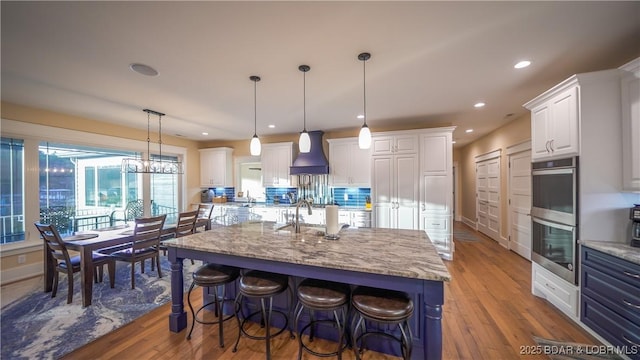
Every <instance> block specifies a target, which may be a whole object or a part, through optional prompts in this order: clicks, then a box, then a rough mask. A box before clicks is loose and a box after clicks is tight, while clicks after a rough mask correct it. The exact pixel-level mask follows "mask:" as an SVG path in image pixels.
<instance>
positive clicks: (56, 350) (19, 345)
mask: <svg viewBox="0 0 640 360" xmlns="http://www.w3.org/2000/svg"><path fill="white" fill-rule="evenodd" d="M160 261H161V264H162V278H161V279H158V274H157V272H155V271H150V266H149V264H150V262H149V261H147V263H146V265H147V266H146V272H145V273H144V274H141V273H140V266H139V264H137V266H136V288H135V289H131V268H130V266H129V265H128V264H126V263H123V262H117V264H116V285H115V288H114V289H111V288H110V287H109V280H108V276H107V274H106V273H105V279H104V281H103V282H102V283H98V284H94V285H93V301H92V305H91V306H88V307H86V308H82V295H81V293H80V288H81V286H80V275H79V274H78V273H76V274H75V276H74V284H73V287H74V290H75V291H74V294H73V302H72V303H71V304H67V289H68V283H67V278H66V276H65V275H60V283H59V286H58V293H57V295H56V297H55V298H51V293H44V292H43V291H41V290H38V291H35V292H33V293H30V294H28V295H26V296H25V297H23V298H21V299H19V300H16V301H14V302H12V303H11V304H8V305H6V306H4V307H3V308H2V312H1V313H0V324H1V331H2V334H1V339H2V342H1V345H0V358H2V359H57V358H59V357H61V356H63V355H65V354H67V353H69V352H71V351H73V350H75V349H77V348H79V347H81V346H82V345H84V344H87V343H89V342H91V341H93V340H95V339H97V338H98V337H100V336H102V335H105V334H107V333H108V332H111V331H113V330H115V329H117V328H119V327H121V326H123V325H126V324H128V323H129V322H131V321H133V320H135V319H136V318H138V317H140V316H142V315H144V314H146V313H148V312H149V311H151V310H153V309H155V308H157V307H159V306H161V305H163V304H165V303H167V302H169V301H170V300H171V284H170V281H171V271H170V264H169V261H168V260H167V258H166V257H162V256H161V260H160ZM184 264H185V265H184V267H185V270H184V271H185V286H188V284H189V280H188V279H190V277H191V275H190V274H191V272H192V271H193V269H194V267H197V266H198V265H199V262H196V265H192V264H191V262H190V261H188V260H187V261H185V262H184Z"/></svg>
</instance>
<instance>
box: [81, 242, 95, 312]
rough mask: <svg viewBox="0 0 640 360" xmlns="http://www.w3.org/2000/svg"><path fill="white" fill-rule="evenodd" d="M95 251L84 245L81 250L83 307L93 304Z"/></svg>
mask: <svg viewBox="0 0 640 360" xmlns="http://www.w3.org/2000/svg"><path fill="white" fill-rule="evenodd" d="M94 268H95V266H93V251H92V250H91V249H90V248H88V247H83V248H82V251H80V278H81V280H82V307H87V306H89V305H91V300H92V295H93V272H94V271H95V269H94Z"/></svg>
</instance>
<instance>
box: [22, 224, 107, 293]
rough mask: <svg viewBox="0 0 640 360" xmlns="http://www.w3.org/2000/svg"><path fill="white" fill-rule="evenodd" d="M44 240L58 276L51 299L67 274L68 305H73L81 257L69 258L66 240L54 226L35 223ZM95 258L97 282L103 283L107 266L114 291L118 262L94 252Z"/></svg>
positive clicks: (55, 279)
mask: <svg viewBox="0 0 640 360" xmlns="http://www.w3.org/2000/svg"><path fill="white" fill-rule="evenodd" d="M34 225H35V226H36V228H37V229H38V231H39V232H40V235H41V236H42V239H44V241H45V244H46V250H47V251H49V253H50V254H51V256H52V257H53V259H54V260H55V270H56V274H55V276H54V278H53V289H52V291H51V297H52V298H54V297H56V294H57V292H58V277H59V274H60V273H64V274H67V279H68V281H69V293H68V294H67V304H71V302H72V301H73V274H74V273H76V272H79V271H80V270H81V268H80V261H81V258H80V255H76V256H73V257H71V256H69V251H67V247H66V246H65V244H64V240H63V239H62V237H61V236H60V233H59V232H58V229H57V228H56V226H55V225H53V224H42V223H35V224H34ZM92 256H93V260H92V261H93V264H94V265H95V267H96V268H95V270H97V271H96V272H95V274H96V276H95V280H94V281H96V282H97V281H98V274H99V279H100V281H102V277H103V274H104V265H105V264H106V265H107V268H108V270H109V284H110V285H111V288H112V289H113V288H114V287H115V281H116V262H115V259H113V258H111V257H110V256H109V255H104V254H100V253H97V252H94V253H93V254H92Z"/></svg>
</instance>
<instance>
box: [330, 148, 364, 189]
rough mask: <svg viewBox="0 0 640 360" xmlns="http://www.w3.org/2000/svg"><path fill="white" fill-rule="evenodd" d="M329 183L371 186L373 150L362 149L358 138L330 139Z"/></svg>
mask: <svg viewBox="0 0 640 360" xmlns="http://www.w3.org/2000/svg"><path fill="white" fill-rule="evenodd" d="M328 142H329V164H330V165H331V166H330V167H329V169H330V174H329V185H331V186H334V187H370V186H371V151H370V149H360V147H359V146H358V139H357V138H345V139H329V140H328Z"/></svg>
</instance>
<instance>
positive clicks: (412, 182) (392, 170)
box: [371, 135, 419, 229]
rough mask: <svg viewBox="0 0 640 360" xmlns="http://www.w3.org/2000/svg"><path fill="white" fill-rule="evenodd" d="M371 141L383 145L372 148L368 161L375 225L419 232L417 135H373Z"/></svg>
mask: <svg viewBox="0 0 640 360" xmlns="http://www.w3.org/2000/svg"><path fill="white" fill-rule="evenodd" d="M399 139H401V141H400V143H399V142H398V140H399ZM372 140H373V144H374V146H375V144H380V145H384V146H379V147H378V148H377V149H376V148H374V155H373V157H372V162H371V176H372V179H371V194H372V201H373V217H374V223H375V226H376V227H381V228H392V229H418V228H419V226H418V201H419V196H418V182H419V176H418V165H419V162H418V153H417V149H418V136H417V135H402V136H397V137H396V136H381V137H375V136H374V137H373V139H372ZM394 143H395V145H394ZM398 144H400V145H398ZM385 147H386V149H385V150H384V151H382V150H383V148H385ZM409 148H413V149H415V150H414V151H409V150H408V149H409ZM376 150H378V151H376ZM376 152H377V154H376Z"/></svg>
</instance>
